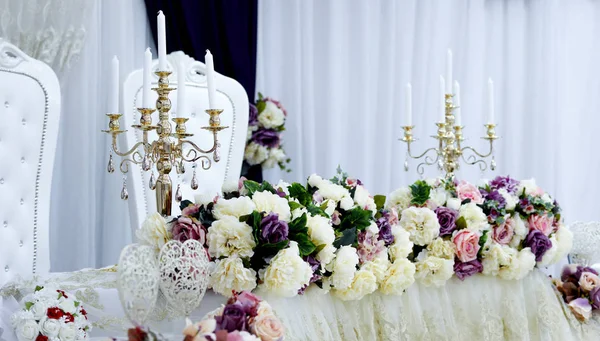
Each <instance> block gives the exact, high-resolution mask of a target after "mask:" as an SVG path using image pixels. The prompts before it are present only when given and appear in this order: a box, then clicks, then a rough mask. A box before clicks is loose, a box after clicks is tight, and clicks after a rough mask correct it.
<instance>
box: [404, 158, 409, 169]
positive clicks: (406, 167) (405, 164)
mask: <svg viewBox="0 0 600 341" xmlns="http://www.w3.org/2000/svg"><path fill="white" fill-rule="evenodd" d="M404 171H405V172H408V160H404Z"/></svg>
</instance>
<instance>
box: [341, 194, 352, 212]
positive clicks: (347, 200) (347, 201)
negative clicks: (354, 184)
mask: <svg viewBox="0 0 600 341" xmlns="http://www.w3.org/2000/svg"><path fill="white" fill-rule="evenodd" d="M353 207H354V201H353V200H352V198H351V197H350V196H347V197H343V198H342V200H340V208H341V209H343V210H346V211H348V210H351V209H352V208H353Z"/></svg>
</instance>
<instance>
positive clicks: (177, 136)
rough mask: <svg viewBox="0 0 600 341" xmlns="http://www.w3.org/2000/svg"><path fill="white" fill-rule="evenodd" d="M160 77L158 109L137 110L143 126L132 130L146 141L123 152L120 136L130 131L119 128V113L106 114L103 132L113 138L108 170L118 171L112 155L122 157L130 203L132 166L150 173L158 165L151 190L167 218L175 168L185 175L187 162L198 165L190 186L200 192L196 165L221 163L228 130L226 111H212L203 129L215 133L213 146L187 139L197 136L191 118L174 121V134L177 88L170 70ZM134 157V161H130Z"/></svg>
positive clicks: (124, 191) (124, 195) (178, 196)
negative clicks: (221, 137)
mask: <svg viewBox="0 0 600 341" xmlns="http://www.w3.org/2000/svg"><path fill="white" fill-rule="evenodd" d="M155 73H156V75H157V76H158V87H156V88H153V89H152V90H154V91H156V92H157V93H158V99H157V100H156V109H152V108H138V109H137V110H138V111H139V113H140V114H141V117H140V124H137V125H133V126H132V127H133V128H135V129H138V130H140V131H141V132H142V136H143V139H142V142H138V143H136V144H135V145H134V146H133V147H131V149H129V150H127V151H125V152H121V151H119V149H118V147H117V136H119V134H122V133H124V132H126V130H121V128H120V125H119V118H120V117H121V116H122V115H121V114H118V113H109V114H106V116H108V118H109V123H108V130H103V132H105V133H108V134H111V135H112V145H111V149H112V150H111V154H110V156H109V160H108V167H107V170H108V172H109V173H112V172H114V171H115V167H114V164H113V156H112V152H114V153H115V154H117V155H118V156H121V157H123V159H122V161H121V164H120V166H119V169H120V170H121V173H123V188H122V190H121V199H123V200H127V198H128V197H129V194H128V192H127V186H126V181H125V174H126V173H127V172H128V171H129V163H133V164H137V165H141V167H142V170H143V171H150V170H151V169H152V166H153V165H156V170H157V171H158V174H159V175H158V178H156V179H155V178H154V172H152V174H151V176H150V183H149V187H150V189H152V190H155V192H156V209H157V211H158V212H159V213H160V214H162V215H163V216H169V215H171V206H172V202H173V201H172V198H173V187H172V182H171V177H170V173H171V170H172V168H173V167H175V170H176V172H177V173H178V174H183V173H184V172H185V167H184V162H192V163H194V173H193V176H192V180H191V183H190V186H191V188H192V189H198V180H197V179H196V167H195V162H196V161H198V160H202V161H201V163H202V169H204V170H206V169H210V167H211V160H210V158H209V157H208V156H207V155H205V154H210V153H212V154H213V161H215V162H219V160H220V155H219V146H220V144H219V140H218V138H217V133H218V132H219V131H221V130H223V129H226V128H228V127H224V126H221V119H220V117H219V115H220V114H221V112H223V110H222V109H208V110H206V113H207V114H208V115H209V116H210V119H209V125H208V126H207V127H202V129H205V130H208V131H211V132H212V133H213V146H212V147H211V148H210V149H208V150H204V149H202V148H200V147H198V146H197V145H196V144H195V143H194V142H192V141H190V140H188V139H187V138H188V137H190V136H193V135H194V134H191V133H188V132H187V130H186V126H185V124H186V121H187V120H188V119H187V118H181V117H178V118H173V122H175V132H174V133H173V132H172V131H173V126H172V124H171V122H169V111H170V110H171V100H170V99H169V93H170V92H171V91H173V90H175V88H171V87H169V79H168V77H169V75H170V74H171V72H170V71H156V72H155ZM156 110H158V124H157V125H152V113H153V112H154V111H156ZM152 130H156V133H157V134H158V139H157V140H155V141H152V142H149V141H148V132H150V131H152ZM185 144H187V145H189V148H188V149H186V150H184V145H185ZM128 156H131V158H127V157H128ZM175 199H176V200H177V201H181V192H180V185H179V184H178V185H177V192H176V194H175Z"/></svg>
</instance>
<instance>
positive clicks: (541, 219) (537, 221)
mask: <svg viewBox="0 0 600 341" xmlns="http://www.w3.org/2000/svg"><path fill="white" fill-rule="evenodd" d="M527 222H528V223H529V231H531V230H538V231H540V232H542V233H543V234H545V235H546V236H549V235H550V233H552V230H553V229H554V227H553V226H552V224H553V222H554V219H552V218H549V217H548V216H547V215H537V214H535V215H532V216H530V217H529V219H528V220H527Z"/></svg>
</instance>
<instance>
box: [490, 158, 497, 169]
mask: <svg viewBox="0 0 600 341" xmlns="http://www.w3.org/2000/svg"><path fill="white" fill-rule="evenodd" d="M490 169H491V170H493V171H494V170H496V160H495V159H493V158H492V162H491V163H490Z"/></svg>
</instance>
